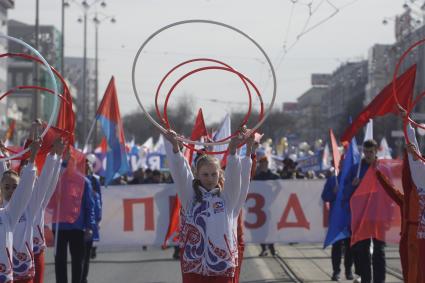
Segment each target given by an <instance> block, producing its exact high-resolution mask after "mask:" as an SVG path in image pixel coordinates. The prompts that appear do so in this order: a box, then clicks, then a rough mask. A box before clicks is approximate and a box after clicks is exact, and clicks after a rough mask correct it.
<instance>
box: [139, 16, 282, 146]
mask: <svg viewBox="0 0 425 283" xmlns="http://www.w3.org/2000/svg"><path fill="white" fill-rule="evenodd" d="M192 23H204V24H213V25H218V26H221V27H225V28H228V29H231V30H233V31H235V32H237V33H239V34H241V35H242V36H244V37H245V38H247V39H248V40H249V41H251V42H252V43H253V44H254V45H255V46H256V47H257V48H258V49H259V50H260V52H261V53H262V54H263V56H264V57H265V58H266V60H267V63H268V64H269V67H270V70H271V73H272V77H273V97H272V101H271V103H270V106H269V107H268V109H267V110H266V113H265V114H264V116H263V118H262V119H261V120H260V121H258V123H257V124H256V125H255V126H254V127H253V128H252V129H251V130H250V131H249V132H247V135H251V134H252V133H254V132H255V131H256V130H257V129H258V128H259V127H260V126H261V125H262V124H263V123H264V121H265V120H266V118H267V117H268V116H269V115H270V113H271V110H272V108H273V105H274V103H275V100H276V92H277V83H276V73H275V70H274V67H273V64H272V62H271V60H270V58H269V56H268V55H267V53H266V52H265V51H264V49H263V48H262V47H261V46H260V44H258V43H257V42H256V41H255V40H254V39H253V38H251V37H250V36H249V35H247V34H246V33H244V32H243V31H241V30H239V29H237V28H235V27H233V26H230V25H227V24H224V23H221V22H217V21H211V20H185V21H179V22H175V23H172V24H169V25H166V26H164V27H162V28H160V29H159V30H157V31H155V32H154V33H152V34H151V35H150V36H149V37H148V38H147V39H146V40H145V41H144V42H143V44H142V46H140V48H139V50H138V51H137V53H136V56H135V58H134V61H133V67H132V70H131V79H132V86H133V91H134V95H135V96H136V100H137V102H138V104H139V106H140V108H141V109H142V111H143V113H144V114H145V115H146V117H147V118H148V120H149V121H150V122H151V123H152V124H153V125H154V126H155V127H157V128H158V129H159V130H160V131H161V132H163V133H166V132H167V130H166V129H165V128H164V127H162V126H161V125H160V124H159V123H158V122H156V121H155V119H154V118H153V117H152V116H151V115H150V114H149V113H148V111H146V109H145V107H144V106H143V104H142V102H141V101H140V98H139V93H138V91H137V88H136V63H137V61H138V60H139V56H140V54H141V53H142V51H143V49H144V48H145V47H146V45H147V44H148V43H149V42H150V41H151V40H152V39H153V38H154V37H155V36H157V35H158V34H159V33H161V32H163V31H165V30H167V29H169V28H172V27H175V26H178V25H184V24H192ZM177 139H178V140H179V141H181V142H185V143H189V144H195V145H203V146H213V145H221V144H227V143H229V142H230V140H226V141H222V142H200V141H192V140H190V139H187V138H184V137H180V136H177Z"/></svg>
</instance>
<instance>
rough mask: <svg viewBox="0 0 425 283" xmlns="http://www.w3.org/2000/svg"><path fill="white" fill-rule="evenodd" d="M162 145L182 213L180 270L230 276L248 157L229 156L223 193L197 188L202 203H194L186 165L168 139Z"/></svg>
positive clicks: (234, 260) (248, 173) (236, 251)
mask: <svg viewBox="0 0 425 283" xmlns="http://www.w3.org/2000/svg"><path fill="white" fill-rule="evenodd" d="M165 144H166V145H165V149H166V152H167V157H168V160H169V167H170V171H171V174H172V176H173V180H174V182H175V185H176V186H175V187H176V190H177V194H178V196H179V198H180V200H181V204H182V210H183V215H184V217H183V218H182V219H181V233H180V247H181V249H182V254H181V264H182V272H183V273H184V274H195V275H201V276H204V277H208V276H218V277H227V278H231V277H233V276H234V273H235V268H236V266H237V259H238V247H237V241H236V235H235V230H234V229H235V224H234V221H235V217H237V214H238V212H239V210H240V208H241V206H242V205H243V204H241V203H240V202H241V199H242V198H241V187H242V185H248V184H249V178H250V171H251V158H249V157H248V158H243V159H240V158H239V157H238V156H236V155H229V156H228V157H227V166H226V170H225V173H224V177H225V180H224V188H223V191H222V193H220V194H218V191H219V189H218V188H216V189H213V190H210V191H207V190H205V189H204V188H202V187H200V190H201V192H202V202H197V201H196V200H195V192H194V189H193V185H192V181H193V174H192V170H191V168H190V166H189V164H188V163H187V161H186V159H185V158H184V157H183V155H182V154H181V153H180V152H178V153H174V152H173V150H172V146H171V144H170V143H169V142H168V141H167V142H166V143H165ZM242 168H244V172H243V174H242ZM245 179H246V180H245ZM244 200H245V199H243V201H244ZM183 280H184V279H183ZM184 281H185V280H184Z"/></svg>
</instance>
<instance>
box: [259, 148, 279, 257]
mask: <svg viewBox="0 0 425 283" xmlns="http://www.w3.org/2000/svg"><path fill="white" fill-rule="evenodd" d="M276 179H279V175H277V174H275V173H273V172H272V171H271V170H270V169H269V160H268V159H267V157H266V156H263V157H261V158H260V159H259V160H258V168H257V172H256V174H255V177H254V180H255V181H267V180H276ZM267 247H268V248H269V250H270V253H271V255H273V256H274V255H276V249H275V247H274V244H273V243H268V244H264V243H263V244H261V252H260V254H259V256H266V255H267V249H266V248H267Z"/></svg>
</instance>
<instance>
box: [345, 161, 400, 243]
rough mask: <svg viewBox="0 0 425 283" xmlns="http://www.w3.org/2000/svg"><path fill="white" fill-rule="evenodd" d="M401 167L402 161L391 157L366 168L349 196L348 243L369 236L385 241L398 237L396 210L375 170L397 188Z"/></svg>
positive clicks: (396, 207) (395, 241)
mask: <svg viewBox="0 0 425 283" xmlns="http://www.w3.org/2000/svg"><path fill="white" fill-rule="evenodd" d="M401 169H402V162H401V161H400V160H395V159H391V160H389V159H388V160H385V159H382V160H379V161H378V163H377V165H376V166H375V165H371V166H370V167H369V169H368V171H367V172H366V174H365V176H364V177H363V179H362V181H361V182H360V185H359V187H358V188H357V189H356V190H355V191H354V194H353V196H352V197H351V199H350V208H351V231H352V235H351V244H352V245H354V244H355V243H357V242H358V241H361V240H364V239H369V238H375V239H378V240H380V241H384V242H387V243H398V241H399V240H400V223H401V215H400V209H399V207H398V206H397V205H396V204H395V203H394V201H393V200H392V199H391V198H390V197H389V196H388V194H387V193H386V192H385V190H384V188H383V187H382V185H381V184H380V182H379V180H378V179H377V177H376V171H377V170H379V171H381V172H382V173H383V174H385V175H386V176H387V177H388V178H389V180H390V181H391V184H392V185H393V186H394V187H396V188H401Z"/></svg>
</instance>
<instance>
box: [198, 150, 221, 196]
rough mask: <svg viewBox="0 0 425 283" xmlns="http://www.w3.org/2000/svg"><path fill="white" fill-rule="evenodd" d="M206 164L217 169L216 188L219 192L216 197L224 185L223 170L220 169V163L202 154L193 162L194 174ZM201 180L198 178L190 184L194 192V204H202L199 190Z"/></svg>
mask: <svg viewBox="0 0 425 283" xmlns="http://www.w3.org/2000/svg"><path fill="white" fill-rule="evenodd" d="M207 164H214V165H215V166H216V167H217V170H218V176H219V177H218V184H217V185H218V188H220V190H219V192H218V193H217V195H218V196H220V193H221V191H222V190H223V185H224V174H223V170H222V169H221V167H220V161H219V160H218V159H217V158H215V157H213V156H211V155H207V154H202V155H201V156H199V157H198V159H197V160H196V162H195V170H196V174H198V172H199V169H200V168H201V167H202V166H204V165H207ZM201 185H202V184H201V180H199V179H198V178H195V179H193V182H192V186H193V190H194V191H195V201H196V202H202V192H201V189H200V186H201Z"/></svg>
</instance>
